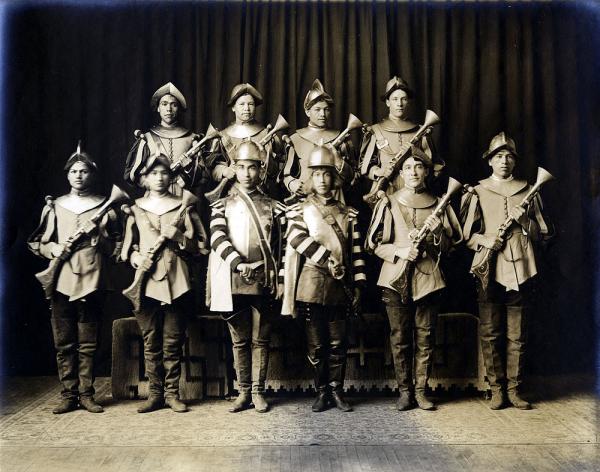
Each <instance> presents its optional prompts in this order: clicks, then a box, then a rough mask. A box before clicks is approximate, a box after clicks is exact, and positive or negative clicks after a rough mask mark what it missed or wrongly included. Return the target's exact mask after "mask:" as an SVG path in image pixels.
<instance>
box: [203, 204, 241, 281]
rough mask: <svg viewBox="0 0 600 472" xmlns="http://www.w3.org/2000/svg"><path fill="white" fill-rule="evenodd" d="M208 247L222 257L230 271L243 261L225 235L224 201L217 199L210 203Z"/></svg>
mask: <svg viewBox="0 0 600 472" xmlns="http://www.w3.org/2000/svg"><path fill="white" fill-rule="evenodd" d="M210 247H211V248H212V249H213V251H215V252H216V253H217V255H218V256H219V257H221V259H223V260H224V261H225V262H226V263H227V264H229V267H231V270H232V271H235V270H236V269H237V266H238V264H240V263H241V262H243V260H242V256H240V254H239V253H238V252H237V251H236V250H235V248H234V247H233V245H232V244H231V241H230V240H229V236H228V235H227V220H226V219H225V203H224V202H223V200H218V201H217V202H215V203H214V204H213V205H212V212H211V215H210Z"/></svg>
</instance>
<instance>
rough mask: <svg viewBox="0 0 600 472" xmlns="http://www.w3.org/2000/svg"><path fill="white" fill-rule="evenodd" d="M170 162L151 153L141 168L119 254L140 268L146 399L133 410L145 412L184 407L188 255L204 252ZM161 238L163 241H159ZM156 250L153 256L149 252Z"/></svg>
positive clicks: (196, 223) (200, 232) (204, 240)
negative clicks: (174, 188)
mask: <svg viewBox="0 0 600 472" xmlns="http://www.w3.org/2000/svg"><path fill="white" fill-rule="evenodd" d="M169 164H170V160H169V158H168V157H167V156H164V155H162V154H160V155H158V156H151V157H150V158H149V159H148V161H147V162H146V165H145V167H144V168H143V169H142V170H141V171H140V174H141V175H142V176H143V177H144V178H143V183H144V185H145V187H146V189H147V192H146V194H145V195H144V197H142V198H138V199H137V200H136V201H135V205H132V206H131V207H130V208H126V209H125V210H126V212H127V213H128V214H129V217H128V219H127V223H126V228H125V238H124V241H123V248H122V253H121V258H122V259H123V260H128V261H129V262H130V263H131V265H132V266H133V268H134V269H135V270H136V277H137V276H138V273H137V272H138V271H141V272H145V274H144V275H143V276H142V280H143V283H142V285H141V290H140V293H139V295H140V305H139V309H137V310H135V311H134V315H135V317H136V320H137V322H138V324H139V326H140V330H141V332H142V336H143V338H144V365H145V368H146V375H147V377H148V381H149V387H148V389H149V395H148V399H147V401H146V402H145V403H144V404H143V405H142V406H140V407H139V408H138V412H139V413H148V412H151V411H155V410H158V409H160V408H163V406H164V405H165V404H166V405H167V406H169V407H170V408H171V409H172V410H173V411H175V412H185V411H187V406H186V405H185V404H184V403H183V402H181V401H180V399H179V379H180V375H181V357H182V346H183V342H184V339H185V328H186V318H187V316H188V311H189V302H190V300H189V299H190V297H189V292H190V290H191V289H192V287H191V283H190V269H189V265H188V260H189V257H190V256H192V255H194V254H197V253H198V252H206V249H205V248H206V246H207V238H206V233H205V231H204V228H203V227H202V225H201V224H200V219H199V218H198V216H197V215H196V214H195V211H196V210H195V208H194V201H193V200H192V201H191V202H189V200H186V194H184V196H183V198H182V197H178V196H175V195H174V194H172V193H171V192H170V191H169V188H170V187H171V179H172V174H171V171H170V169H169ZM160 241H162V244H161V243H160ZM150 249H153V250H155V249H156V250H155V251H154V255H151V253H152V251H150Z"/></svg>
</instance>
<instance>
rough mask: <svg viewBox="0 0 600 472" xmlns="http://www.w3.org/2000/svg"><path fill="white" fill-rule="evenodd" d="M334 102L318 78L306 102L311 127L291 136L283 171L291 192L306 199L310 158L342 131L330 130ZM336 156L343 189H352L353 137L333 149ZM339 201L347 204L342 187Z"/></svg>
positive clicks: (336, 164) (284, 181) (337, 189)
mask: <svg viewBox="0 0 600 472" xmlns="http://www.w3.org/2000/svg"><path fill="white" fill-rule="evenodd" d="M332 106H333V99H332V98H331V96H330V95H329V94H328V93H327V92H326V91H325V89H324V87H323V84H321V81H320V80H319V79H315V81H314V82H313V84H312V87H311V88H310V90H309V91H308V93H307V94H306V98H305V99H304V113H306V116H307V117H308V126H307V127H306V128H300V129H298V130H296V132H295V133H294V134H292V136H291V137H290V139H291V141H292V146H291V147H290V148H289V151H288V156H287V160H286V163H285V167H284V170H283V183H284V185H285V186H286V188H287V189H288V191H289V192H290V193H291V194H293V195H298V196H300V197H303V196H306V195H307V191H306V189H305V188H304V182H306V180H307V179H308V175H309V174H310V169H309V168H308V161H309V156H310V154H311V152H312V151H313V149H315V147H316V146H323V145H324V144H327V143H331V142H332V141H334V140H335V139H336V138H337V137H338V135H339V134H340V132H339V131H338V130H335V129H331V128H330V127H329V117H330V115H331V107H332ZM332 152H333V153H334V157H335V166H336V168H337V169H338V173H339V174H340V178H341V179H342V184H343V185H342V186H343V187H349V186H350V185H351V184H352V182H353V181H354V177H355V175H354V166H355V165H356V155H355V151H354V146H353V144H352V140H351V139H350V137H349V136H347V137H346V139H344V140H343V141H342V143H341V144H340V146H339V149H332ZM334 194H335V197H336V199H337V200H339V201H341V202H342V203H344V201H345V200H344V198H343V193H342V190H341V187H340V188H336V189H335V190H334Z"/></svg>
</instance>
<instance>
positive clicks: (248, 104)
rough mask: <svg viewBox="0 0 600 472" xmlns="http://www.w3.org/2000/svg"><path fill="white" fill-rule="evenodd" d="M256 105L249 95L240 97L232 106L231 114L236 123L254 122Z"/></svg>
mask: <svg viewBox="0 0 600 472" xmlns="http://www.w3.org/2000/svg"><path fill="white" fill-rule="evenodd" d="M255 112H256V104H255V103H254V97H253V96H252V95H250V94H246V95H242V96H241V97H239V98H238V99H237V100H236V101H235V103H234V105H233V113H234V114H235V121H236V122H237V123H248V122H250V121H253V120H254V114H255Z"/></svg>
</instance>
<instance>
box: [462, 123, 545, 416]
mask: <svg viewBox="0 0 600 472" xmlns="http://www.w3.org/2000/svg"><path fill="white" fill-rule="evenodd" d="M483 158H484V159H487V161H488V164H489V166H490V167H491V169H492V175H491V176H490V177H488V178H487V179H484V180H481V181H480V182H479V185H477V186H476V187H475V189H474V191H473V192H472V193H467V194H465V197H464V199H463V204H462V210H461V213H462V214H464V215H465V217H464V220H465V221H464V229H463V231H464V235H465V240H466V242H467V246H468V247H469V248H470V249H472V250H473V251H475V257H474V258H473V264H472V266H471V272H474V270H475V268H476V267H477V266H478V264H480V263H481V262H482V260H483V259H484V258H485V256H486V252H487V251H489V250H491V251H495V252H496V254H495V256H494V257H495V267H491V268H489V267H488V270H489V275H488V276H489V284H488V286H487V287H483V286H482V283H481V279H480V278H478V279H477V298H478V302H479V320H480V334H481V350H482V351H483V360H484V362H485V370H486V373H487V378H488V381H489V383H490V387H491V390H492V398H491V401H490V408H491V409H493V410H498V409H500V408H502V407H504V406H505V404H506V400H507V396H508V402H509V403H510V404H512V405H513V406H515V407H516V408H519V409H523V410H528V409H530V408H531V405H530V403H529V402H528V401H527V400H525V399H523V398H522V397H521V395H520V392H519V388H520V386H521V382H522V379H523V365H524V360H525V343H526V340H527V322H528V314H529V306H530V304H531V301H532V295H533V292H534V285H533V284H534V282H535V280H534V276H535V275H536V274H537V265H536V256H535V251H534V243H535V242H537V241H540V240H542V239H544V238H545V237H547V236H548V233H549V231H548V225H547V224H546V221H545V220H544V217H543V215H542V211H541V209H542V203H541V199H540V197H539V194H538V195H536V196H535V198H534V199H533V200H532V202H531V204H530V205H529V206H528V207H527V208H524V207H523V206H522V202H523V197H524V196H525V195H527V193H528V192H529V190H530V189H531V187H530V185H529V184H528V183H527V181H525V180H518V179H515V178H514V177H513V170H514V168H515V166H516V164H517V160H518V159H519V155H518V154H517V150H516V146H515V142H514V141H513V140H512V139H511V138H510V137H508V136H507V135H506V134H505V133H504V132H502V133H500V134H498V135H497V136H494V138H493V139H492V141H491V142H490V146H489V149H488V150H487V151H486V152H485V153H484V155H483ZM509 217H511V219H512V222H511V223H510V226H509V227H508V230H507V232H506V234H505V235H504V237H500V236H499V235H498V231H499V229H500V228H501V226H502V225H503V224H504V223H505V221H507V218H509ZM486 272H487V271H486ZM507 394H508V395H507Z"/></svg>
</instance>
